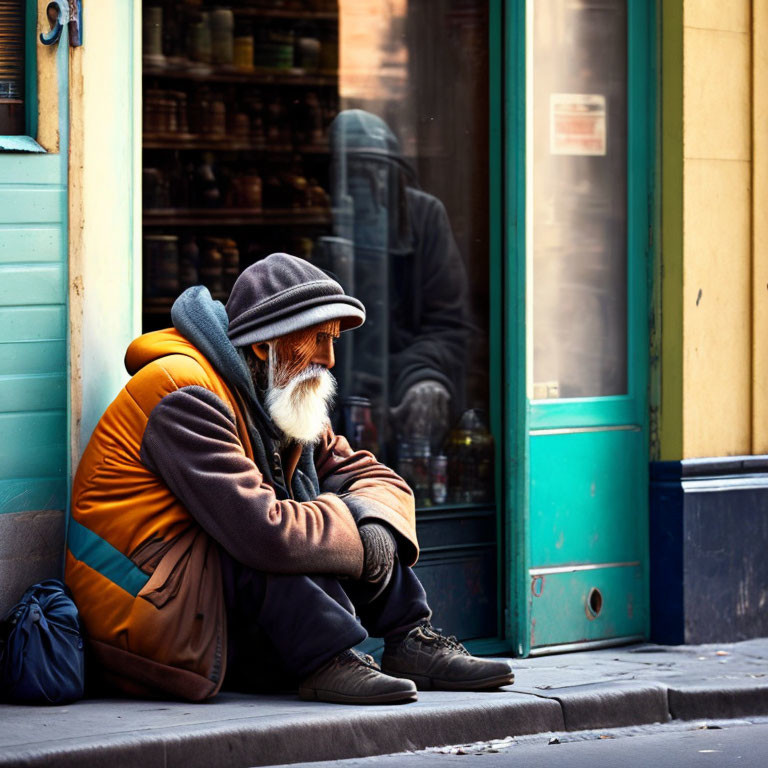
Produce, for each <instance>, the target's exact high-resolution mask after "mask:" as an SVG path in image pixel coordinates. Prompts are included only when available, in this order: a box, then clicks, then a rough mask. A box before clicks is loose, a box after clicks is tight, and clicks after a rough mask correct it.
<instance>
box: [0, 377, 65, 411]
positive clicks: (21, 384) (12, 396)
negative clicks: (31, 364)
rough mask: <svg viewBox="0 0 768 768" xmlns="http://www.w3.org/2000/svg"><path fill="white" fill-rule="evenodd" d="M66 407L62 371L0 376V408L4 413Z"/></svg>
mask: <svg viewBox="0 0 768 768" xmlns="http://www.w3.org/2000/svg"><path fill="white" fill-rule="evenodd" d="M66 407H67V377H66V376H65V375H64V374H63V373H53V374H39V375H36V376H0V408H1V409H2V410H3V412H4V413H13V412H16V411H46V410H50V409H51V408H61V409H64V408H66Z"/></svg>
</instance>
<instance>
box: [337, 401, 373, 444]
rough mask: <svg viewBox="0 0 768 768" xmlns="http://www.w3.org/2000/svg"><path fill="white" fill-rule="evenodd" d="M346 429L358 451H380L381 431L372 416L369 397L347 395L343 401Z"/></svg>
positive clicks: (348, 438)
mask: <svg viewBox="0 0 768 768" xmlns="http://www.w3.org/2000/svg"><path fill="white" fill-rule="evenodd" d="M342 408H343V410H344V431H345V436H346V438H347V440H348V441H349V444H350V445H351V446H352V448H354V450H356V451H370V452H371V453H372V454H373V455H374V456H375V455H376V454H377V453H378V452H379V433H378V431H377V429H376V425H375V424H374V423H373V418H372V416H371V401H370V400H369V399H368V398H367V397H347V398H345V399H344V400H343V401H342Z"/></svg>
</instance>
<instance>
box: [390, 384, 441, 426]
mask: <svg viewBox="0 0 768 768" xmlns="http://www.w3.org/2000/svg"><path fill="white" fill-rule="evenodd" d="M450 400H451V395H450V393H449V392H448V390H447V389H446V388H445V386H443V384H441V383H440V382H439V381H435V380H434V379H425V380H424V381H420V382H418V383H417V384H414V385H413V386H412V387H409V388H408V390H407V391H406V393H405V395H403V399H402V400H401V401H400V403H399V404H398V405H397V406H396V407H395V408H392V417H393V418H394V420H395V422H396V424H397V425H398V428H399V429H398V432H399V433H400V434H402V435H403V436H404V437H405V438H406V439H408V438H413V437H442V435H443V434H444V433H445V432H447V430H448V403H449V402H450Z"/></svg>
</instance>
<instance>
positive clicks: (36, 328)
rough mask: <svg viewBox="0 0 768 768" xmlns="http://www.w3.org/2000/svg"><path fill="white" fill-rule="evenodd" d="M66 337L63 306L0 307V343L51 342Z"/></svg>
mask: <svg viewBox="0 0 768 768" xmlns="http://www.w3.org/2000/svg"><path fill="white" fill-rule="evenodd" d="M66 337H67V310H66V307H65V306H64V305H63V304H58V305H52V306H37V307H0V343H2V342H8V341H51V340H54V339H56V340H62V339H66Z"/></svg>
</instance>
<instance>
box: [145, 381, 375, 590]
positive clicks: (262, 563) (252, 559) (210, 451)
mask: <svg viewBox="0 0 768 768" xmlns="http://www.w3.org/2000/svg"><path fill="white" fill-rule="evenodd" d="M140 455H141V460H142V462H143V463H144V464H145V465H146V466H147V467H148V468H149V469H150V470H151V471H153V472H155V473H156V474H158V475H159V476H160V477H162V479H163V480H164V481H165V483H166V484H167V485H168V487H169V488H170V489H171V491H173V493H174V494H175V495H176V496H177V497H178V498H179V500H180V501H181V502H182V504H184V506H185V507H186V508H187V509H188V511H189V512H190V514H191V515H192V516H193V517H194V518H195V520H197V522H198V523H199V524H200V526H201V527H202V528H204V529H205V530H206V531H207V532H208V533H209V534H210V535H211V536H212V537H213V538H214V539H216V541H218V542H219V544H221V546H223V547H224V549H226V550H227V552H229V554H230V555H232V557H234V558H235V559H236V560H238V561H239V562H241V563H242V564H243V565H245V566H247V567H249V568H254V569H256V570H260V571H266V572H271V573H333V574H337V575H345V576H351V577H352V578H359V577H360V574H361V571H362V566H363V547H362V542H361V540H360V535H359V533H358V531H357V525H356V522H355V519H354V517H353V515H352V513H351V511H350V510H349V508H348V507H347V505H346V504H345V503H344V502H343V501H342V500H341V499H340V498H339V497H338V496H337V495H336V494H333V493H324V494H321V495H320V496H318V497H317V498H316V499H314V500H313V501H306V502H297V501H291V500H286V501H282V500H278V499H277V498H276V496H275V492H274V489H273V488H272V487H271V486H270V485H268V484H266V483H264V482H263V477H262V474H261V472H259V470H258V468H257V467H256V465H255V464H254V463H253V461H251V460H250V459H249V458H248V457H247V456H246V455H245V453H244V451H243V448H242V445H241V443H240V440H239V438H238V435H237V429H236V427H235V419H234V415H233V414H232V412H231V411H230V409H229V408H227V406H226V405H225V404H224V403H223V402H222V401H221V399H220V398H218V397H217V396H216V395H215V394H214V393H213V392H211V391H210V390H207V389H205V388H204V387H197V386H192V387H184V388H182V389H179V390H176V391H175V392H171V393H170V394H168V395H166V396H165V397H164V398H163V399H162V400H161V401H160V402H159V403H158V404H157V405H156V406H155V407H154V408H153V409H152V412H151V413H150V415H149V420H148V422H147V428H146V430H145V432H144V436H143V439H142V444H141V454H140Z"/></svg>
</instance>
